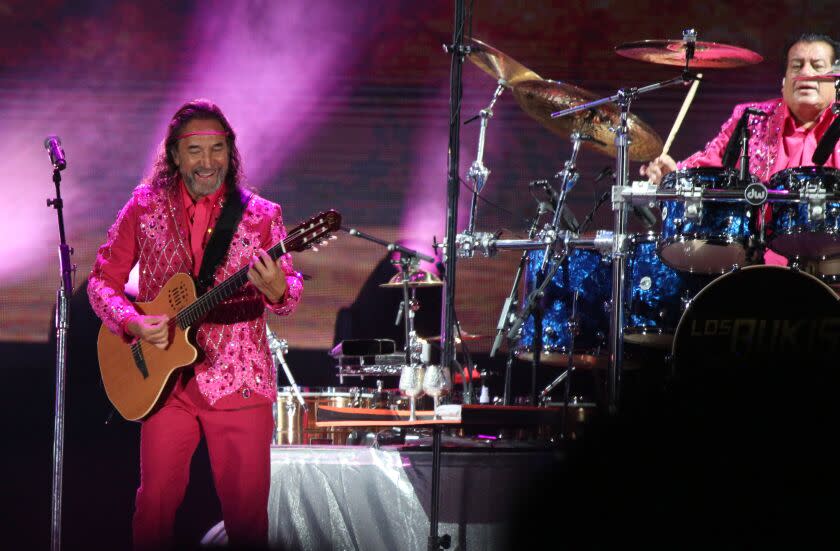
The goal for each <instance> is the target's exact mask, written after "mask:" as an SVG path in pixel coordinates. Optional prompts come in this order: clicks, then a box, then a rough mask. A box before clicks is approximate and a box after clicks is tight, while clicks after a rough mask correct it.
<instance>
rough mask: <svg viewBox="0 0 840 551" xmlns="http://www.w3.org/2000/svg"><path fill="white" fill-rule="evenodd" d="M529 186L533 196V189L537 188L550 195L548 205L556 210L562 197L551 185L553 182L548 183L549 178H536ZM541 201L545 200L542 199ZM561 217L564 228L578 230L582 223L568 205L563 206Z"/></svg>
mask: <svg viewBox="0 0 840 551" xmlns="http://www.w3.org/2000/svg"><path fill="white" fill-rule="evenodd" d="M528 187H530V188H531V195H532V196H533V194H534V193H533V191H534V190H535V189H540V190H542V191H543V192H544V193H545V194H546V195H547V196H548V197H549V200H550V205H549V206H548V210H549V212H554V205H556V204H557V201H558V200H559V198H560V194H559V193H557V190H555V189H554V188H553V187H551V184H549V183H548V180H534V181H533V182H531V183H530V184H528ZM535 199H536V197H535ZM540 203H543V202H542V201H540ZM560 218H561V222H562V225H563V229H566V230H569V231H573V232H577V231H578V228H579V227H580V224H578V221H577V218H575V215H574V213H572V209H570V208H569V206H568V205H564V206H563V212H562V213H561V215H560Z"/></svg>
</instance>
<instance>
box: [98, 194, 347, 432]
mask: <svg viewBox="0 0 840 551" xmlns="http://www.w3.org/2000/svg"><path fill="white" fill-rule="evenodd" d="M340 227H341V215H340V214H339V213H338V212H336V211H334V210H330V211H326V212H322V213H321V214H319V215H317V216H313V217H312V218H310V219H309V220H307V221H306V222H304V223H303V224H300V225H299V226H297V227H296V228H294V229H293V230H292V231H290V232H289V233H288V234H287V236H286V238H285V239H283V241H282V242H280V243H278V244H276V245H274V246H273V247H272V248H270V249H269V250H268V251H266V252H267V253H268V254H269V256H271V258H272V259H273V260H277V258H279V257H280V256H281V255H283V254H285V253H287V252H290V251H300V250H304V249H308V248H310V247H312V246H313V245H316V244H318V243H320V242H321V241H323V240H324V239H325V238H326V237H327V236H329V234H330V233H332V232H334V231H336V230H338V229H339V228H340ZM247 272H248V266H245V267H244V268H242V269H240V270H239V271H238V272H236V273H235V274H233V275H232V276H230V277H229V278H228V279H226V280H225V281H223V282H222V283H220V284H219V285H217V286H215V287H213V288H212V289H210V290H209V291H207V292H206V293H205V294H203V295H201V296H200V297H199V296H196V287H195V281H194V280H193V278H192V276H190V275H188V274H184V273H178V274H175V275H173V276H172V277H171V278H170V279H169V281H167V282H166V284H165V285H164V286H163V288H162V289H161V290H160V292H159V293H158V295H157V297H155V299H154V300H152V301H151V302H137V303H135V304H134V305H135V307H136V308H137V310H138V312H140V313H142V314H144V315H161V314H166V315H167V316H169V344H168V345H167V346H166V348H163V349H161V348H158V347H156V346H154V345H153V344H151V343H148V342H143V341H140V340H139V339H135V340H133V341H132V342H126V341H125V340H123V339H122V338H121V337H119V336H117V335H114V334H113V333H111V331H109V330H108V329H107V328H106V327H105V326H104V325H103V326H102V327H101V328H100V330H99V339H98V342H97V349H98V355H99V371H100V373H101V374H102V382H103V383H104V385H105V393H106V394H107V395H108V399H109V400H110V401H111V403H112V404H113V405H114V408H116V410H117V411H118V412H119V413H120V415H122V416H123V417H124V418H126V419H127V420H129V421H136V420H138V419H142V418H143V417H145V416H146V415H148V414H149V412H150V411H151V410H152V409H153V408H154V407H155V405H156V403H157V401H158V399H159V398H160V396H161V394H162V393H163V390H164V389H165V388H166V385H167V383H168V382H169V379H170V377H171V376H172V374H173V373H174V372H175V371H177V370H178V369H179V368H181V367H184V366H188V365H190V364H192V363H193V362H195V361H196V359H197V358H198V349H197V348H196V346H195V345H194V344H193V341H194V335H193V333H194V328H195V326H196V324H197V323H198V322H199V321H201V319H202V318H204V316H205V315H207V314H208V313H209V312H210V311H211V310H213V308H215V307H216V306H217V305H218V304H219V303H221V302H222V301H223V300H225V299H226V298H228V297H230V296H231V295H233V294H234V293H235V292H236V291H237V290H239V288H240V287H242V286H243V285H244V284H245V283H246V282H247V280H248V278H247Z"/></svg>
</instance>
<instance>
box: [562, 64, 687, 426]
mask: <svg viewBox="0 0 840 551" xmlns="http://www.w3.org/2000/svg"><path fill="white" fill-rule="evenodd" d="M687 53H688V50H687ZM688 62H689V59H687V60H686V67H688ZM696 78H697V77H696V75H692V74H691V73H690V72H689V71H688V70H687V69H686V70H685V71H683V74H682V75H681V76H679V77H676V78H672V79H670V80H666V81H662V82H658V83H654V84H650V85H647V86H643V87H641V88H621V89H619V90H618V92H617V93H616V94H614V95H612V96H609V97H606V98H602V99H599V100H595V101H591V102H589V103H584V104H581V105H578V106H575V107H572V108H569V109H564V110H562V111H557V112H556V113H552V114H551V118H559V117H564V116H566V115H571V114H573V113H577V112H579V111H585V110H588V109H591V108H593V107H597V106H599V105H602V104H605V103H616V104H618V106H619V108H620V110H621V111H620V112H621V116H620V120H619V124H618V127H617V128H616V129H615V134H616V136H615V145H616V182H615V185H614V186H613V194H612V203H613V213H614V218H613V249H612V258H613V272H612V286H613V287H612V301H611V310H610V314H611V315H610V362H609V373H608V376H607V408H608V411H609V413H611V414H612V413H617V411H618V408H619V402H620V387H621V371H622V366H623V355H624V299H625V297H624V293H623V292H622V290H623V289H624V279H625V273H626V262H627V258H626V254H627V253H626V240H627V235H626V232H627V218H628V201H627V199H626V198H625V196H624V194H625V190H626V189H627V187H628V186H627V182H628V181H629V174H628V165H629V156H628V154H629V147H630V140H629V128H628V118H629V115H630V104H631V103H632V101H633V100H634V99H635V98H637V97H638V96H639V95H641V94H646V93H648V92H652V91H654V90H658V89H660V88H664V87H667V86H675V85H677V84H685V83H686V82H688V81H690V80H694V79H696Z"/></svg>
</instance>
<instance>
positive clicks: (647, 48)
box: [615, 40, 764, 69]
mask: <svg viewBox="0 0 840 551" xmlns="http://www.w3.org/2000/svg"><path fill="white" fill-rule="evenodd" d="M615 52H616V53H617V54H618V55H622V56H624V57H629V58H630V59H638V60H639V61H647V62H649V63H657V64H659V65H673V66H676V67H685V42H684V41H682V40H639V41H637V42H627V43H625V44H622V45H620V46H617V47H616V48H615ZM763 60H764V58H763V57H761V56H760V55H758V54H757V53H755V52H753V51H752V50H747V49H746V48H740V47H738V46H729V45H728V44H718V43H716V42H700V41H698V42H696V45H695V47H694V57H693V58H692V60H691V62H690V63H689V67H691V68H692V69H731V68H733V67H743V66H744V65H754V64H756V63H760V62H761V61H763Z"/></svg>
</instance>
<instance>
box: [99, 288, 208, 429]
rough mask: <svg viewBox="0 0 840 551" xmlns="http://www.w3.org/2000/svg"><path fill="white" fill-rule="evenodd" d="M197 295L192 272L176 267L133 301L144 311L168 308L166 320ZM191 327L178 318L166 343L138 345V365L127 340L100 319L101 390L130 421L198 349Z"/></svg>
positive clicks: (146, 410)
mask: <svg viewBox="0 0 840 551" xmlns="http://www.w3.org/2000/svg"><path fill="white" fill-rule="evenodd" d="M196 298H197V297H196V292H195V282H194V281H193V279H192V277H190V276H189V275H187V274H180V273H179V274H175V275H174V276H172V277H171V278H170V279H169V281H167V282H166V284H165V285H164V286H163V288H162V289H161V290H160V293H158V296H157V297H155V299H154V300H153V301H151V302H137V303H135V306H136V307H137V310H138V311H139V312H141V313H142V314H145V315H161V314H166V315H168V316H169V318H170V320H174V319H175V316H176V314H177V313H178V312H180V311H181V310H183V309H184V308H186V307H187V306H189V305H190V304H192V303H194V302H195V301H196ZM190 331H191V328H186V329H181V328H180V327H179V326H178V324H177V323H172V324H171V326H170V328H169V345H168V346H167V347H166V348H164V349H160V348H158V347H156V346H154V345H152V344H150V343H147V342H144V343H142V344H141V345H140V346H139V349H140V351H141V354H142V361H141V362H142V364H143V366H141V365H138V358H137V357H136V354H135V353H134V352H133V351H132V347H131V346H130V345H129V344H128V343H126V341H124V340H123V339H122V338H121V337H118V336H116V335H114V334H113V333H111V331H109V330H108V329H107V328H106V327H105V326H104V325H103V326H102V327H101V328H100V329H99V339H98V341H97V348H98V354H99V371H100V373H101V374H102V382H103V384H104V385H105V393H106V394H107V395H108V399H109V400H110V401H111V403H112V404H113V405H114V407H115V408H116V410H117V411H118V412H119V413H120V415H122V416H123V417H124V418H126V419H128V420H129V421H136V420H139V419H142V418H143V417H145V416H146V415H148V414H149V412H151V410H152V408H154V406H155V404H156V403H157V400H158V398H160V395H161V393H162V392H163V390H164V389H165V388H166V385H167V383H168V382H169V379H170V377H171V376H172V374H173V373H175V372H176V371H177V370H178V369H179V368H181V367H184V366H186V365H190V364H191V363H193V362H194V361H195V360H196V359H197V358H198V350H197V349H196V348H195V346H193V345H192V343H191V342H190V340H189V337H190V335H189V333H190ZM143 367H145V373H144V370H143Z"/></svg>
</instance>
